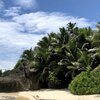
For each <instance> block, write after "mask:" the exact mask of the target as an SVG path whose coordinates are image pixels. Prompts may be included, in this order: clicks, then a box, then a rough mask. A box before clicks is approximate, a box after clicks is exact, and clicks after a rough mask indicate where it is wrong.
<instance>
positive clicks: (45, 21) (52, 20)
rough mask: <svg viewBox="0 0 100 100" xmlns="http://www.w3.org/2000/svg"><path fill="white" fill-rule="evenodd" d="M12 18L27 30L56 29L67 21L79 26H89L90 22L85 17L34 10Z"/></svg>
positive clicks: (46, 30)
mask: <svg viewBox="0 0 100 100" xmlns="http://www.w3.org/2000/svg"><path fill="white" fill-rule="evenodd" d="M13 20H14V21H15V22H16V23H19V24H21V25H23V26H24V27H25V29H26V30H27V31H28V32H46V33H47V32H51V31H58V29H59V27H62V26H66V24H67V23H69V22H73V23H76V24H77V26H79V27H88V26H91V22H88V20H87V19H85V18H77V17H73V16H67V15H64V14H63V13H45V12H36V13H29V14H23V15H21V16H17V17H14V18H13Z"/></svg>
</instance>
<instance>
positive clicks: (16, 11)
mask: <svg viewBox="0 0 100 100" xmlns="http://www.w3.org/2000/svg"><path fill="white" fill-rule="evenodd" d="M20 10H21V8H20V7H11V8H9V9H6V10H5V11H4V13H5V14H4V15H5V16H18V15H19V13H20Z"/></svg>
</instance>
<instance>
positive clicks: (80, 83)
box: [69, 66, 100, 95]
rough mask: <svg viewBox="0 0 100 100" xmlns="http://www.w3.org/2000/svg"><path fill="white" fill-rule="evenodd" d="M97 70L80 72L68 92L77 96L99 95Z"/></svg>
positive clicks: (98, 74)
mask: <svg viewBox="0 0 100 100" xmlns="http://www.w3.org/2000/svg"><path fill="white" fill-rule="evenodd" d="M98 70H100V66H99V69H98ZM98 70H97V69H95V70H93V71H89V72H82V73H81V74H79V75H78V76H76V77H75V78H74V80H73V81H72V82H71V83H70V85H69V89H70V91H71V92H72V93H74V94H78V95H86V94H100V72H99V71H98Z"/></svg>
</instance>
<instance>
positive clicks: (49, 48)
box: [15, 23, 100, 94]
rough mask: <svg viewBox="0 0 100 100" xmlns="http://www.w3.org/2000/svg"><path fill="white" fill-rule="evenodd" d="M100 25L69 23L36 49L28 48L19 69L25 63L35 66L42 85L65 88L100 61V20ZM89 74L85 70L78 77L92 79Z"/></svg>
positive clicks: (41, 41) (20, 61) (49, 36)
mask: <svg viewBox="0 0 100 100" xmlns="http://www.w3.org/2000/svg"><path fill="white" fill-rule="evenodd" d="M97 28H98V30H92V29H91V28H90V27H89V28H78V27H76V26H75V24H72V23H69V24H68V25H67V27H66V28H64V27H62V28H60V29H59V32H58V33H53V32H52V33H50V34H48V36H45V37H43V38H42V39H41V40H40V41H39V42H38V43H37V46H36V47H35V48H34V49H32V48H31V49H30V50H25V51H24V52H23V54H22V56H21V58H20V60H19V61H18V62H17V64H16V66H15V68H17V67H19V66H20V65H21V64H24V66H25V64H26V65H28V66H30V68H34V70H35V71H36V74H35V75H36V77H37V78H36V81H38V82H39V83H41V86H40V87H41V88H65V87H67V86H68V85H69V83H70V82H71V80H72V79H73V78H74V77H75V76H76V75H78V74H80V73H81V72H82V71H90V70H93V69H94V68H96V67H97V66H98V65H99V64H100V24H99V23H98V25H97ZM88 75H90V74H87V72H86V73H85V72H84V73H81V75H79V76H78V77H81V76H84V77H87V78H88ZM80 79H81V78H80ZM75 81H78V78H76V79H75ZM75 84H76V83H75ZM81 85H82V84H81ZM88 93H90V92H88ZM92 93H93V92H92ZM77 94H79V93H77Z"/></svg>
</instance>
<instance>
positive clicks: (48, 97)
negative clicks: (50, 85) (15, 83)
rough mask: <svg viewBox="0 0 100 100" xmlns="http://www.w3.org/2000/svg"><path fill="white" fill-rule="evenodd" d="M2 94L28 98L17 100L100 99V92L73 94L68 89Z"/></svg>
mask: <svg viewBox="0 0 100 100" xmlns="http://www.w3.org/2000/svg"><path fill="white" fill-rule="evenodd" d="M0 96H15V97H23V98H26V99H16V100H100V94H98V95H82V96H78V95H73V94H71V93H70V92H69V91H67V90H53V89H44V90H43V89H42V90H37V91H25V92H18V93H10V94H8V93H0Z"/></svg>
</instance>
